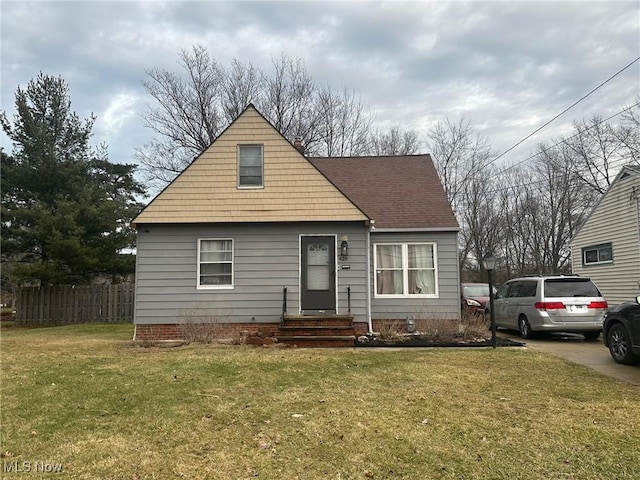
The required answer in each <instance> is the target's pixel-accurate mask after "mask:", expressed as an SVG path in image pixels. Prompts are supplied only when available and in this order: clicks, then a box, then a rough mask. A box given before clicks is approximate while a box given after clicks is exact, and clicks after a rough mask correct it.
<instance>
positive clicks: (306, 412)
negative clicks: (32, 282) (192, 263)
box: [0, 325, 640, 480]
mask: <svg viewBox="0 0 640 480" xmlns="http://www.w3.org/2000/svg"><path fill="white" fill-rule="evenodd" d="M132 328H133V327H132V326H131V325H115V326H114V325H77V326H67V327H52V328H39V329H21V328H16V327H12V328H6V329H3V331H2V337H1V339H0V348H1V350H0V353H1V361H2V387H1V398H0V400H1V405H2V412H1V418H0V420H1V425H2V445H1V451H2V456H3V458H2V461H3V473H2V475H0V476H1V477H2V478H5V479H9V478H15V479H18V478H19V479H24V478H40V477H32V476H29V475H26V474H25V472H24V470H23V471H21V472H17V471H16V470H18V469H21V468H23V469H24V468H26V467H28V468H30V469H31V473H34V471H35V469H36V468H37V467H38V465H41V466H42V468H43V471H44V472H45V473H41V472H40V473H39V475H41V476H42V478H65V479H66V478H70V479H76V478H82V479H147V478H148V479H170V478H189V479H243V478H247V479H248V478H263V479H298V478H300V479H315V478H328V479H395V478H404V479H431V478H435V479H440V478H441V479H480V478H486V479H520V478H526V479H548V478H551V479H557V478H562V479H581V480H582V479H603V478H607V479H636V478H640V463H639V462H638V459H639V458H640V390H639V389H638V387H634V386H631V385H627V384H624V383H622V382H619V381H617V380H613V379H610V378H608V377H604V376H602V375H600V374H598V373H595V372H593V371H592V370H589V369H587V368H586V367H581V366H578V365H574V364H571V363H568V362H565V361H563V360H560V359H558V358H555V357H552V356H547V355H545V354H542V353H539V352H533V351H529V350H528V349H525V348H512V349H508V348H501V349H498V350H495V351H494V350H492V349H477V348H474V349H450V348H449V349H418V350H417V349H406V350H389V349H381V350H372V349H356V350H352V349H344V350H320V349H318V350H304V349H282V348H250V347H229V346H225V347H221V346H217V347H213V346H199V345H190V346H188V347H179V348H143V347H140V346H134V345H132V343H131V337H132ZM603 348H604V347H603ZM630 368H633V367H630ZM25 462H29V463H25ZM38 462H39V463H38ZM47 466H49V467H47ZM55 466H60V468H62V469H63V471H62V473H54V467H55ZM47 468H48V470H47ZM47 472H51V473H47Z"/></svg>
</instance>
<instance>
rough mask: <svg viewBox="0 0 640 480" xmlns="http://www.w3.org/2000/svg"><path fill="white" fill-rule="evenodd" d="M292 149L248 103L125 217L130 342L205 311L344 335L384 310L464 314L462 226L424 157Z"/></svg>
mask: <svg viewBox="0 0 640 480" xmlns="http://www.w3.org/2000/svg"><path fill="white" fill-rule="evenodd" d="M300 147H301V146H300V145H298V142H296V145H293V144H291V143H290V142H289V141H287V140H286V139H285V138H284V137H283V136H282V135H281V134H280V133H279V132H278V131H277V130H276V129H275V128H274V127H273V126H272V125H271V124H270V123H269V122H268V121H267V120H266V119H265V118H264V117H263V116H262V115H261V114H260V113H259V112H258V111H257V110H256V108H255V107H254V106H253V105H249V106H248V107H247V108H246V109H245V110H244V111H243V113H241V114H240V115H239V116H238V118H237V119H236V120H235V121H234V122H233V123H231V125H229V127H227V129H226V130H225V131H224V132H222V133H221V134H220V135H219V137H218V138H217V139H216V140H215V141H214V142H213V143H212V145H211V146H210V147H209V148H208V149H207V150H205V151H204V152H203V153H202V154H201V155H200V156H199V157H197V158H196V159H195V160H194V161H193V162H192V163H191V164H190V165H189V166H188V167H187V168H186V169H185V170H184V171H183V172H182V173H181V174H180V175H179V176H178V177H177V178H176V179H175V180H174V181H173V182H172V183H171V184H169V185H168V186H167V187H166V188H165V189H164V190H163V191H162V192H161V193H160V194H158V195H157V196H156V197H155V198H154V199H153V200H152V201H151V202H150V203H149V204H148V205H147V206H146V207H145V208H144V209H143V210H142V212H141V213H140V214H139V215H138V217H136V218H135V219H134V221H133V222H132V224H133V225H134V226H135V227H136V228H137V232H138V243H137V265H136V302H135V316H134V323H135V327H136V332H135V339H136V340H158V339H177V338H179V337H180V335H181V333H180V332H181V325H184V324H185V322H186V323H196V324H197V323H207V322H215V323H216V324H217V325H218V327H219V329H220V331H221V332H222V334H226V335H233V334H234V333H237V332H239V331H242V330H245V331H250V330H255V329H258V328H259V329H260V330H261V331H262V332H265V331H266V332H268V333H269V334H271V335H277V336H278V338H279V340H281V341H283V340H288V341H290V342H291V343H293V341H294V340H295V338H292V337H296V338H298V337H302V336H303V335H304V334H310V333H312V332H314V331H315V332H316V333H317V332H318V330H320V333H324V335H322V336H324V337H343V340H345V341H344V342H343V343H342V344H351V345H352V344H353V335H359V334H362V333H365V332H368V331H373V330H375V329H376V328H378V325H379V323H380V322H383V321H385V320H400V321H401V322H402V324H403V325H404V324H405V322H407V321H409V322H411V320H414V321H415V320H416V319H423V318H438V319H449V320H451V319H453V320H457V319H459V318H460V306H459V303H460V295H459V273H458V251H457V232H458V224H457V222H456V219H455V217H454V215H453V212H452V210H451V206H450V205H449V203H448V201H447V199H446V196H445V194H444V191H443V188H442V185H441V184H440V181H439V179H438V175H437V172H436V170H435V168H434V166H433V163H432V161H431V158H430V156H429V155H412V156H393V157H357V158H307V157H305V155H304V154H303V153H302V152H301V151H300ZM286 322H289V325H286V324H285V323H286ZM345 322H346V324H345ZM332 325H335V326H339V327H340V328H342V329H343V330H341V331H335V329H334V330H324V331H322V330H321V329H322V327H327V328H328V327H329V326H332ZM297 326H299V327H301V328H302V329H306V331H301V330H300V329H297V330H296V329H295V328H294V327H297ZM287 329H288V330H287ZM285 330H286V332H285ZM285 333H287V334H288V335H285ZM340 333H342V334H344V335H339V334H340ZM284 337H289V338H287V339H285V338H284ZM298 340H299V341H300V342H302V340H301V339H300V338H298ZM296 343H299V342H296ZM333 344H336V343H333Z"/></svg>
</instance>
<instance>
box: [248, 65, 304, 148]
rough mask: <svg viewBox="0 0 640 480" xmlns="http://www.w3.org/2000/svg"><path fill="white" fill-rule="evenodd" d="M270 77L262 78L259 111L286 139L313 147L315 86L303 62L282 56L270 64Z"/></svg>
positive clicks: (264, 75) (263, 76)
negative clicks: (271, 69) (297, 139)
mask: <svg viewBox="0 0 640 480" xmlns="http://www.w3.org/2000/svg"><path fill="white" fill-rule="evenodd" d="M273 68H274V73H273V75H268V74H266V73H264V72H262V74H261V82H262V90H263V94H262V96H261V100H260V101H259V102H258V107H259V108H260V110H261V111H262V113H263V114H264V116H265V117H266V118H267V119H268V120H269V121H270V122H271V124H272V125H273V126H274V127H275V128H276V129H277V130H278V131H279V132H280V133H281V134H282V135H284V136H285V137H286V138H287V139H289V140H294V139H295V138H300V139H302V141H303V142H304V143H305V145H308V144H311V143H313V132H314V127H315V120H316V112H315V110H314V107H313V103H314V94H315V90H316V87H315V84H314V82H313V79H312V78H311V76H310V75H309V73H308V72H307V69H306V67H305V65H304V62H303V61H302V60H301V59H299V58H297V59H292V58H290V57H287V56H286V55H284V54H282V55H281V56H280V58H279V59H274V60H273Z"/></svg>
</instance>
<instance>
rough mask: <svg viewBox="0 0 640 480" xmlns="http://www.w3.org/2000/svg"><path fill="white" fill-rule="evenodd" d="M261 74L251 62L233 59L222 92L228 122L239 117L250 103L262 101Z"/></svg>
mask: <svg viewBox="0 0 640 480" xmlns="http://www.w3.org/2000/svg"><path fill="white" fill-rule="evenodd" d="M261 76H262V73H261V72H260V70H258V69H257V68H255V67H254V66H253V65H252V64H251V63H247V64H245V63H242V62H241V61H240V60H238V59H236V58H234V59H233V61H232V62H231V68H229V69H228V70H227V71H226V74H225V75H224V89H223V92H222V108H223V110H224V113H225V119H226V121H227V122H231V121H233V120H234V119H235V118H237V117H238V115H240V114H241V113H242V111H243V110H244V109H245V108H246V106H247V105H249V104H250V103H260V101H261V96H262V91H261Z"/></svg>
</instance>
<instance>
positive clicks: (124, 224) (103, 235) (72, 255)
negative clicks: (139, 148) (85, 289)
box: [0, 73, 144, 285]
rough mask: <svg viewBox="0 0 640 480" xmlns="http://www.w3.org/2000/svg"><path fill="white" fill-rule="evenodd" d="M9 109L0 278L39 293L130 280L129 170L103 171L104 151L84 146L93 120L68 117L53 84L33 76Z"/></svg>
mask: <svg viewBox="0 0 640 480" xmlns="http://www.w3.org/2000/svg"><path fill="white" fill-rule="evenodd" d="M15 107H16V114H15V116H14V119H13V122H10V121H9V120H8V119H7V116H6V114H5V113H4V112H3V113H2V114H1V115H0V122H1V123H2V128H3V130H4V131H5V133H6V134H7V136H8V137H9V138H10V139H11V140H12V141H13V145H14V149H13V154H12V155H7V154H5V152H2V155H1V156H2V165H1V168H2V212H1V213H2V260H3V263H4V265H3V276H5V277H6V274H7V272H8V274H9V275H10V278H9V280H8V281H10V282H11V283H12V284H42V285H47V284H65V283H73V284H81V283H90V282H92V281H94V280H95V279H97V278H109V279H112V280H116V279H118V278H119V277H122V276H126V275H130V274H133V272H134V264H135V262H134V257H133V255H132V254H130V253H129V254H127V253H125V252H126V251H127V249H130V248H132V247H133V245H134V242H135V232H134V231H133V229H131V228H130V227H129V224H128V222H129V221H130V220H131V218H132V217H133V215H134V214H135V213H136V212H137V211H138V210H139V208H140V204H139V203H138V202H137V201H136V196H140V195H142V194H144V189H143V187H142V185H140V184H139V183H138V182H137V181H136V180H135V179H134V173H135V166H134V165H125V164H114V163H110V162H109V161H108V157H107V149H106V146H105V145H101V146H100V147H98V148H92V147H91V146H90V144H89V140H90V138H91V136H92V128H93V124H94V122H95V117H94V116H93V115H92V116H91V117H89V118H88V119H85V120H81V119H80V118H78V116H77V115H76V113H75V112H72V111H71V101H70V98H69V89H68V86H67V84H66V82H65V81H64V80H63V79H62V78H61V77H53V76H50V75H45V74H43V73H40V75H39V76H38V77H37V78H36V79H33V80H31V81H30V82H29V83H28V85H27V88H26V90H23V89H21V88H20V87H18V89H17V91H16V95H15ZM4 280H6V278H5V279H4Z"/></svg>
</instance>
